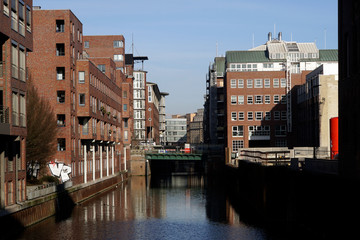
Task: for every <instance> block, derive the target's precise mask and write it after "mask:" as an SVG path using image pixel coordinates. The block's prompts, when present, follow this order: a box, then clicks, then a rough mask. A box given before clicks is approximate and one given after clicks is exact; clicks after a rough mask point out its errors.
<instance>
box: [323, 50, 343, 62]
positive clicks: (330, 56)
mask: <svg viewBox="0 0 360 240" xmlns="http://www.w3.org/2000/svg"><path fill="white" fill-rule="evenodd" d="M319 55H320V61H338V60H339V55H338V50H337V49H325V50H319Z"/></svg>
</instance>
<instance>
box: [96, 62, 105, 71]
mask: <svg viewBox="0 0 360 240" xmlns="http://www.w3.org/2000/svg"><path fill="white" fill-rule="evenodd" d="M98 69H99V70H100V71H102V72H103V73H105V65H104V64H100V65H98Z"/></svg>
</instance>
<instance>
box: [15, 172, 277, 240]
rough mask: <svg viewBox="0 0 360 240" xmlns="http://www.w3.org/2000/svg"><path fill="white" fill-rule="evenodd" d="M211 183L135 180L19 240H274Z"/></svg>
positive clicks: (178, 178)
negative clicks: (249, 222) (248, 220)
mask: <svg viewBox="0 0 360 240" xmlns="http://www.w3.org/2000/svg"><path fill="white" fill-rule="evenodd" d="M207 182H208V181H207V179H206V178H204V177H203V176H167V177H162V178H157V179H154V178H153V179H151V178H145V177H132V178H130V180H129V181H128V182H126V183H122V184H119V185H118V186H117V188H115V189H113V190H111V191H109V192H106V193H104V194H102V195H99V196H97V197H96V198H93V199H91V200H89V201H86V202H84V203H82V204H80V205H77V206H75V207H74V209H73V210H72V212H71V214H70V216H68V217H67V218H65V219H61V220H59V219H57V218H56V217H52V218H48V219H46V220H44V221H42V222H40V223H38V224H36V225H34V226H32V227H29V228H27V229H26V230H25V231H24V232H23V234H22V235H21V236H20V238H19V239H36V240H38V239H183V240H186V239H244V240H261V239H274V238H272V237H270V236H269V235H268V234H267V232H266V231H265V230H263V229H262V228H260V227H258V226H256V225H253V224H248V223H245V222H244V221H243V220H242V217H241V215H239V214H238V213H237V212H236V211H235V210H234V207H233V206H232V205H231V204H230V202H229V201H228V200H227V199H228V197H227V196H226V193H225V192H224V191H222V189H221V188H217V187H215V188H213V187H212V188H209V187H208V186H207Z"/></svg>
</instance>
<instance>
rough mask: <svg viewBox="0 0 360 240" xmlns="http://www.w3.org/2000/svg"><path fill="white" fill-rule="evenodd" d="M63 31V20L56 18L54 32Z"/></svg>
mask: <svg viewBox="0 0 360 240" xmlns="http://www.w3.org/2000/svg"><path fill="white" fill-rule="evenodd" d="M64 31H65V21H64V20H63V19H61V20H56V32H64Z"/></svg>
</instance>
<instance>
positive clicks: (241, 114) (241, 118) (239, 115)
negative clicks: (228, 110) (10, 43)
mask: <svg viewBox="0 0 360 240" xmlns="http://www.w3.org/2000/svg"><path fill="white" fill-rule="evenodd" d="M238 119H239V121H244V120H245V114H244V112H239V114H238Z"/></svg>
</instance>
